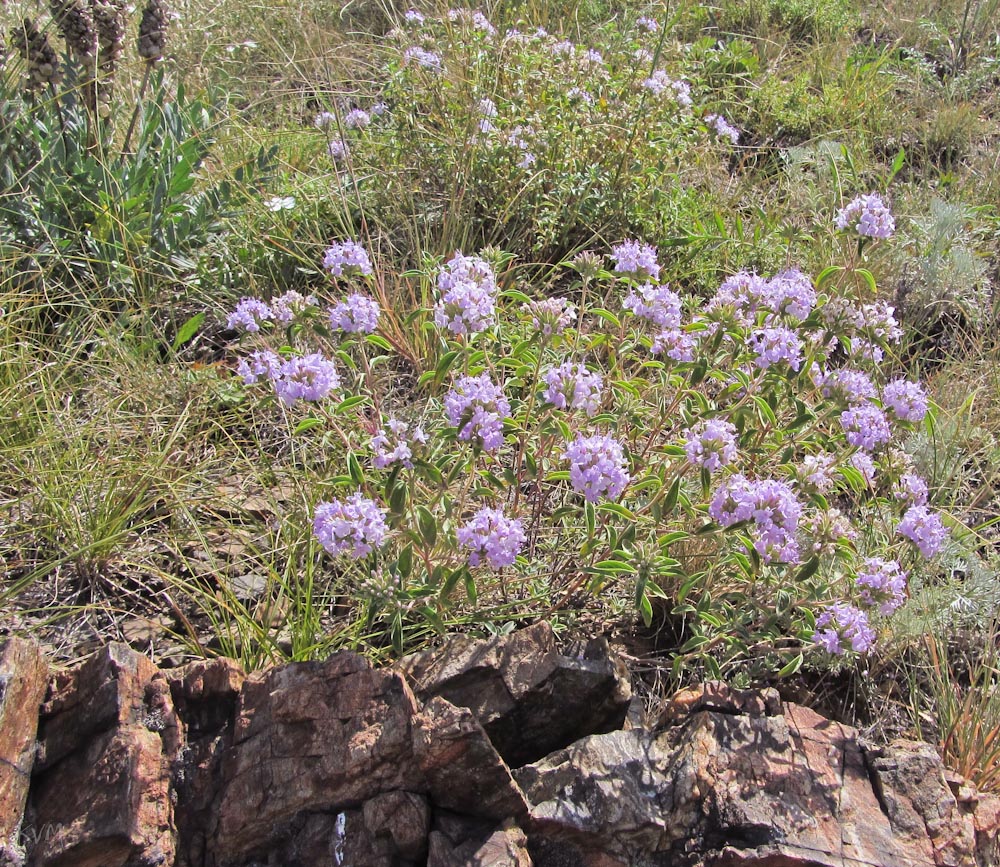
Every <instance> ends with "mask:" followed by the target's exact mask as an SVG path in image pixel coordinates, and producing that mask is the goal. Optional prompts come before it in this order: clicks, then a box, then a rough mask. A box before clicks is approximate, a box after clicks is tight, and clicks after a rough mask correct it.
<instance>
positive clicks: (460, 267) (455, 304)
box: [434, 253, 497, 334]
mask: <svg viewBox="0 0 1000 867" xmlns="http://www.w3.org/2000/svg"><path fill="white" fill-rule="evenodd" d="M437 284H438V291H439V292H440V297H439V299H438V303H437V305H436V306H435V308H434V323H435V324H436V325H437V326H438V328H446V329H447V330H448V331H450V332H451V333H452V334H476V333H477V332H480V331H484V330H486V329H487V328H489V327H490V325H492V324H493V321H494V318H495V316H496V291H497V284H496V277H495V276H494V274H493V269H492V268H491V267H490V266H489V263H487V262H486V261H485V260H483V259H481V258H479V257H478V256H463V255H462V254H461V253H456V254H455V256H454V258H453V259H452V260H451V261H450V262H448V263H447V264H446V265H445V266H444V267H443V268H442V269H441V271H440V273H439V274H438V278H437Z"/></svg>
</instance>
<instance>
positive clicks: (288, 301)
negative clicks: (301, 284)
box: [271, 289, 316, 323]
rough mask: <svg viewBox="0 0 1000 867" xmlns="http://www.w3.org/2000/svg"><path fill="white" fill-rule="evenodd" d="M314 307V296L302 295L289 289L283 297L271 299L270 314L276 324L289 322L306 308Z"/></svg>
mask: <svg viewBox="0 0 1000 867" xmlns="http://www.w3.org/2000/svg"><path fill="white" fill-rule="evenodd" d="M315 306H316V296H315V295H303V294H302V293H301V292H296V291H295V290H294V289H289V290H288V291H287V292H286V293H285V294H284V295H280V296H278V297H277V298H272V299H271V312H272V313H273V314H274V319H275V321H276V322H285V323H287V322H291V321H292V320H293V319H294V318H295V317H296V316H297V315H298V314H299V313H301V312H302V311H303V310H305V309H306V308H307V307H315Z"/></svg>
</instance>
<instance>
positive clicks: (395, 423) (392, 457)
mask: <svg viewBox="0 0 1000 867" xmlns="http://www.w3.org/2000/svg"><path fill="white" fill-rule="evenodd" d="M426 444H427V434H426V433H425V432H424V429H423V428H422V427H420V426H419V425H415V426H414V427H413V429H412V430H410V426H409V425H408V424H406V422H403V421H400V420H399V419H396V418H390V419H389V420H388V421H387V422H386V423H385V425H384V426H383V427H382V430H380V431H379V432H378V433H377V434H375V436H374V437H372V444H371V448H372V452H373V453H374V454H373V457H372V463H373V464H374V465H375V467H376V468H377V469H380V470H384V469H385V468H386V467H389V466H392V464H395V463H399V464H402V465H403V466H404V467H407V468H412V467H413V460H412V459H413V447H414V445H418V446H423V445H426Z"/></svg>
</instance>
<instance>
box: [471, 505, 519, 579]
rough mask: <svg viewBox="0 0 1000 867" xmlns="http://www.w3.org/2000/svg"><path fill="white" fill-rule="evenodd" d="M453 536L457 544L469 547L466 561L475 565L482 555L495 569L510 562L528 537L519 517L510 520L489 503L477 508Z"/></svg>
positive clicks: (510, 563)
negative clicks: (484, 506) (466, 522)
mask: <svg viewBox="0 0 1000 867" xmlns="http://www.w3.org/2000/svg"><path fill="white" fill-rule="evenodd" d="M456 536H457V537H458V543H459V544H460V545H462V546H463V547H465V548H469V549H471V551H470V553H469V565H471V566H478V565H479V564H480V563H481V562H482V560H483V558H484V557H485V558H486V561H487V562H488V563H489V564H490V566H492V567H493V568H494V569H502V568H503V567H504V566H510V565H512V564H513V563H514V560H515V559H516V558H517V555H518V553H519V552H520V550H521V548H523V547H524V543H525V542H526V541H527V537H526V536H525V535H524V530H523V528H522V527H521V520H520V518H515V519H514V520H511V519H510V518H507V517H505V516H504V514H503V512H502V511H500V510H499V509H491V508H489V507H486V508H482V509H480V510H479V511H478V512H476V514H475V515H473V516H472V519H471V520H470V521H469V523H468V524H466V525H465V526H464V527H459V528H458V532H457V533H456Z"/></svg>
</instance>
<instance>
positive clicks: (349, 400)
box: [333, 394, 368, 415]
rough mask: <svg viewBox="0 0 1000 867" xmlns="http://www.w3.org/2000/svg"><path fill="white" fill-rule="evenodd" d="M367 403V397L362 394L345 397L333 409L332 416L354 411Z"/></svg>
mask: <svg viewBox="0 0 1000 867" xmlns="http://www.w3.org/2000/svg"><path fill="white" fill-rule="evenodd" d="M366 403H368V396H367V395H364V394H353V395H351V396H350V397H345V398H344V399H343V400H342V401H341V402H340V403H338V404H337V405H336V406H335V407H334V408H333V414H334V415H344V414H346V413H348V412H350V411H351V410H352V409H354V408H355V407H356V406H362V405H363V404H366Z"/></svg>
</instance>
